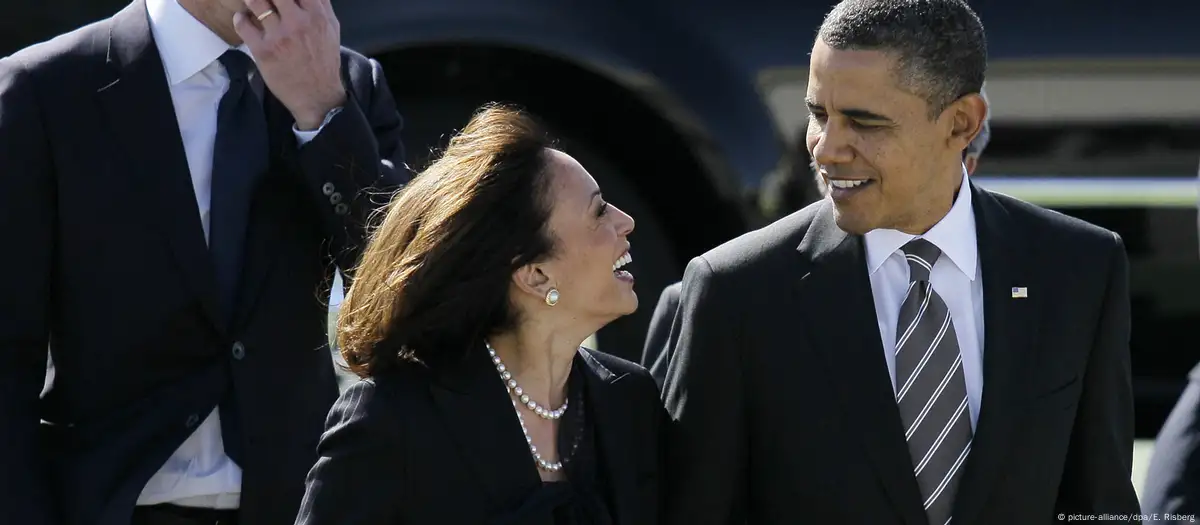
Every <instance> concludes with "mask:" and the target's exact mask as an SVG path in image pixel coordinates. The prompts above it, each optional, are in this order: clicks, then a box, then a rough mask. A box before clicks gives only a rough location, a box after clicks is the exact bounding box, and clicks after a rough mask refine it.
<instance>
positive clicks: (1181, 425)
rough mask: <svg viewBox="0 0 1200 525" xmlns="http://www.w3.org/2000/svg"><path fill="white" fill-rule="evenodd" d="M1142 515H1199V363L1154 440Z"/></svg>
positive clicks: (1163, 517) (1170, 517)
mask: <svg viewBox="0 0 1200 525" xmlns="http://www.w3.org/2000/svg"><path fill="white" fill-rule="evenodd" d="M1197 209H1200V206H1197ZM1198 226H1200V225H1198ZM1197 231H1198V232H1200V228H1198V229H1197ZM1142 513H1143V514H1149V515H1151V516H1152V517H1153V516H1157V517H1158V518H1160V519H1153V518H1152V521H1150V523H1154V524H1156V525H1157V524H1160V523H1161V524H1164V525H1165V524H1167V523H1178V522H1179V521H1180V520H1179V519H1178V518H1177V517H1178V516H1189V515H1190V516H1193V517H1194V516H1198V515H1200V363H1197V364H1196V366H1195V368H1192V371H1191V372H1190V373H1189V374H1188V385H1187V387H1186V388H1185V389H1184V391H1183V395H1181V396H1180V397H1179V400H1178V401H1176V403H1175V408H1173V409H1171V414H1170V415H1168V416H1167V420H1166V421H1165V422H1164V423H1163V426H1162V429H1160V430H1159V431H1158V437H1157V438H1156V439H1155V440H1154V455H1153V456H1152V457H1151V458H1150V468H1148V469H1147V470H1146V483H1145V489H1144V490H1143V491H1142ZM1173 518H1174V519H1173Z"/></svg>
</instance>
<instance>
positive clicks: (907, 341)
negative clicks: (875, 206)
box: [896, 239, 972, 525]
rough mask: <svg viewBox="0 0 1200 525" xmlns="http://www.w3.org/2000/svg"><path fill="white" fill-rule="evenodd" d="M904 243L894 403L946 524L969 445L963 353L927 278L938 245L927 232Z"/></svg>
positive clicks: (927, 496)
mask: <svg viewBox="0 0 1200 525" xmlns="http://www.w3.org/2000/svg"><path fill="white" fill-rule="evenodd" d="M901 250H902V251H903V252H904V257H905V259H906V260H907V261H908V265H909V268H910V273H909V275H910V279H909V285H908V294H907V295H906V296H905V298H904V302H903V303H902V304H901V305H900V319H899V322H898V323H897V329H896V403H897V404H898V405H899V408H900V418H901V420H902V421H903V422H904V428H905V432H904V437H905V439H906V440H907V441H908V452H909V454H910V456H911V457H912V463H913V471H914V473H915V475H916V479H917V485H918V486H919V487H920V489H921V497H922V498H924V500H925V512H926V514H927V515H928V516H929V523H930V525H946V524H949V523H950V518H951V516H950V513H951V510H952V507H953V506H954V496H955V494H956V493H957V491H958V483H959V480H960V479H961V478H962V472H963V468H962V467H963V464H964V463H965V462H966V460H967V455H968V453H969V452H970V450H971V434H972V432H971V419H970V418H971V414H970V409H969V408H968V406H967V387H966V380H965V379H964V376H963V371H962V355H961V354H960V353H959V351H958V338H957V336H956V335H955V333H954V322H953V321H952V320H951V319H950V309H949V308H947V307H946V303H945V302H943V301H942V298H941V297H940V296H938V294H937V292H935V291H934V290H933V286H932V285H931V284H930V283H929V272H930V270H932V269H933V264H934V263H935V262H936V261H937V258H938V257H939V256H940V255H941V250H939V249H938V247H937V246H934V245H933V244H932V243H930V242H929V241H926V240H924V239H914V240H913V241H911V242H909V243H908V244H905V245H904V247H903V248H901Z"/></svg>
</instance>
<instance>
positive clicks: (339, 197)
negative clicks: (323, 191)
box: [329, 191, 342, 204]
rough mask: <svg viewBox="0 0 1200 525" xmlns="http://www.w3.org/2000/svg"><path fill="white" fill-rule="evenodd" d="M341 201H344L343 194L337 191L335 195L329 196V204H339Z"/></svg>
mask: <svg viewBox="0 0 1200 525" xmlns="http://www.w3.org/2000/svg"><path fill="white" fill-rule="evenodd" d="M339 202H342V194H341V193H339V192H336V191H335V192H333V195H330V196H329V204H337V203H339Z"/></svg>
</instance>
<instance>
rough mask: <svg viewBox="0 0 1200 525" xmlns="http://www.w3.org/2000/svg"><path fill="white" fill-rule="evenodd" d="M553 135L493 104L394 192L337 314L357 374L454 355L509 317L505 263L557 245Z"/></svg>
mask: <svg viewBox="0 0 1200 525" xmlns="http://www.w3.org/2000/svg"><path fill="white" fill-rule="evenodd" d="M552 145H553V143H552V142H551V140H550V138H549V137H548V135H547V134H546V133H545V132H544V131H543V129H542V128H541V127H540V126H539V125H538V124H537V122H535V120H534V119H533V118H532V117H530V116H529V115H527V114H525V113H523V112H521V111H520V110H518V109H514V108H511V107H507V106H502V105H496V104H489V105H487V106H484V107H483V108H480V110H479V111H478V112H476V114H475V115H474V116H473V117H472V119H471V121H470V122H469V123H468V124H467V126H466V127H465V128H464V129H463V130H462V131H461V132H459V133H458V134H457V135H456V136H454V137H453V138H452V139H451V140H450V143H449V145H448V146H447V148H446V149H445V151H444V152H443V153H442V155H441V157H439V158H438V159H437V160H436V161H435V162H434V163H433V164H431V165H430V166H429V167H428V168H426V169H425V170H424V171H423V172H421V173H420V174H419V175H418V176H417V177H415V178H414V179H413V181H412V182H410V183H409V185H408V186H407V187H405V188H404V189H402V190H401V191H400V192H399V193H398V194H397V195H396V196H395V197H394V198H393V199H392V201H391V203H390V204H389V205H388V208H387V210H386V212H385V215H384V218H383V221H382V222H381V223H380V224H379V226H378V227H377V228H375V230H374V231H373V232H372V234H371V238H370V241H369V244H368V245H367V247H366V250H365V251H364V253H363V255H362V260H361V263H360V264H359V266H358V268H356V269H355V270H354V272H353V274H352V275H353V279H354V284H353V286H351V288H350V291H349V292H348V293H347V294H346V298H345V300H344V301H343V303H342V306H341V311H340V313H339V316H338V327H337V341H338V345H339V347H340V348H341V353H342V357H344V358H345V359H346V363H347V364H348V365H349V366H350V369H351V370H352V371H353V372H354V373H355V374H358V375H359V376H361V377H366V376H372V375H377V374H379V373H380V372H382V371H384V370H386V369H388V368H391V367H393V366H395V365H396V364H398V363H400V362H401V361H405V360H407V361H418V362H422V363H425V364H427V365H430V366H436V364H437V363H439V362H446V361H453V360H455V359H458V358H460V357H462V356H463V355H464V354H465V351H466V350H467V349H468V348H471V345H480V346H481V349H482V344H483V340H484V338H485V337H487V336H489V335H491V334H494V333H497V332H501V331H504V330H507V329H511V328H513V327H514V326H515V324H516V323H517V321H518V319H517V315H518V313H517V312H516V311H515V310H514V308H513V306H512V305H511V303H510V301H509V297H508V291H509V286H510V283H511V282H512V274H513V272H514V271H516V269H517V268H519V267H521V266H523V265H525V264H528V263H531V262H536V261H539V260H543V259H544V258H546V257H547V256H548V255H550V254H551V252H552V250H553V249H554V240H553V237H552V236H551V234H550V233H549V230H548V227H547V224H546V223H547V221H548V220H549V215H550V197H549V192H550V190H549V183H548V177H547V176H546V162H547V159H548V157H547V154H546V151H547V148H549V147H551V146H552Z"/></svg>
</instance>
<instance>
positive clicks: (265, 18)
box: [243, 0, 280, 32]
mask: <svg viewBox="0 0 1200 525" xmlns="http://www.w3.org/2000/svg"><path fill="white" fill-rule="evenodd" d="M243 3H244V4H246V9H249V10H250V13H249V14H250V16H252V17H253V18H254V20H255V22H257V23H258V25H260V26H262V28H263V31H264V32H270V31H271V30H272V29H273V28H274V27H275V26H277V25H279V16H280V15H279V12H278V11H276V10H275V6H274V5H272V4H271V0H243Z"/></svg>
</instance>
